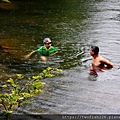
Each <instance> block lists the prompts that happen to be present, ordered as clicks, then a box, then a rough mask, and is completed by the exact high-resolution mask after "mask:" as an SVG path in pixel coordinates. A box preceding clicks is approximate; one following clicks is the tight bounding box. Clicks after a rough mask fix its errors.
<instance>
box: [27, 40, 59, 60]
mask: <svg viewBox="0 0 120 120" xmlns="http://www.w3.org/2000/svg"><path fill="white" fill-rule="evenodd" d="M43 43H44V46H41V47H40V48H38V49H36V50H34V51H32V52H31V53H29V54H28V55H26V56H25V58H26V59H28V58H30V56H31V55H33V54H35V53H38V52H39V53H40V55H41V59H42V60H43V61H46V60H47V58H46V57H45V56H52V55H55V54H56V53H57V49H56V48H55V47H53V46H52V42H51V40H50V38H45V39H44V40H43Z"/></svg>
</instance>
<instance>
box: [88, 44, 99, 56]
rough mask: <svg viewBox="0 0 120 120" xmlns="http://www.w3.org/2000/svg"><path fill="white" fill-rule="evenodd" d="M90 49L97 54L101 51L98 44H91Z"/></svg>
mask: <svg viewBox="0 0 120 120" xmlns="http://www.w3.org/2000/svg"><path fill="white" fill-rule="evenodd" d="M90 49H91V50H92V51H93V52H94V54H95V55H97V54H98V53H99V47H98V46H91V47H90Z"/></svg>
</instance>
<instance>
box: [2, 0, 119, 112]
mask: <svg viewBox="0 0 120 120" xmlns="http://www.w3.org/2000/svg"><path fill="white" fill-rule="evenodd" d="M9 7H10V10H9V9H7V10H6V9H5V8H4V9H3V4H2V3H0V8H1V9H0V16H1V17H0V26H1V29H0V44H1V45H2V46H5V47H6V46H7V48H8V49H6V50H5V51H2V50H1V55H0V80H1V81H0V83H1V84H2V83H3V81H4V80H6V79H7V78H9V77H13V76H15V74H16V73H22V74H24V75H28V76H31V74H32V75H37V74H39V72H41V71H42V70H43V69H44V68H46V67H60V68H61V69H62V70H63V72H62V74H60V75H58V76H56V77H55V78H47V79H45V80H43V81H44V82H45V83H46V87H45V89H44V90H43V93H42V94H40V95H38V96H35V97H34V98H32V99H33V100H35V102H34V103H32V104H30V105H26V106H23V107H22V108H19V109H18V111H17V112H18V113H21V112H25V113H28V114H30V113H32V114H34V113H55V114H64V113H75V114H78V113H90V114H91V113H120V106H119V104H120V90H119V89H120V75H119V73H120V70H119V69H118V68H119V65H120V62H119V61H120V59H119V58H120V54H119V51H120V47H119V46H120V40H119V38H120V1H119V0H62V1H58V0H52V1H47V0H45V1H42V0H39V1H34V2H32V1H30V2H18V1H13V2H12V5H11V6H9ZM45 37H50V38H51V39H52V42H53V45H54V46H56V47H57V48H58V50H59V53H58V55H56V56H53V57H51V58H50V59H49V61H48V62H47V63H46V64H44V63H43V62H42V61H40V59H39V55H36V56H34V57H33V58H31V59H29V60H26V61H24V59H23V58H24V55H26V54H28V53H29V52H31V51H32V50H34V49H36V48H38V47H40V46H41V45H43V43H42V42H43V39H44V38H45ZM90 45H98V46H99V47H100V53H101V54H102V55H103V56H104V57H106V58H107V59H109V60H110V61H112V62H113V63H114V65H115V67H114V68H113V69H112V70H109V71H105V72H102V73H98V77H95V76H89V74H88V70H89V67H90V63H91V57H90V55H89V48H90Z"/></svg>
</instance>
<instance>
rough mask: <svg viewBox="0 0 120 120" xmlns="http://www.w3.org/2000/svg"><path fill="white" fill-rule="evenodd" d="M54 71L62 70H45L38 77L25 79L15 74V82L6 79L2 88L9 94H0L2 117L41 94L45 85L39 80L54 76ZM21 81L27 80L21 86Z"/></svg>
mask: <svg viewBox="0 0 120 120" xmlns="http://www.w3.org/2000/svg"><path fill="white" fill-rule="evenodd" d="M55 71H56V72H61V71H62V70H60V69H58V68H47V69H46V70H43V72H42V73H40V74H39V75H37V76H32V77H30V78H26V77H25V76H23V75H22V74H17V75H16V79H15V80H14V79H12V78H10V79H8V80H7V82H6V84H5V85H3V87H4V89H7V90H9V92H8V93H3V94H0V104H2V106H3V108H4V110H3V113H4V115H8V114H11V113H12V112H13V111H14V110H16V109H17V108H18V107H20V106H21V105H23V104H24V103H26V102H27V101H29V98H31V97H33V96H35V95H36V94H39V93H41V92H42V89H43V87H44V85H45V83H44V82H41V81H40V80H41V79H44V78H50V77H53V76H55V75H54V72H55ZM22 79H23V80H26V79H27V82H26V83H23V84H22V85H21V84H20V83H19V82H20V81H21V80H22ZM27 103H29V102H27Z"/></svg>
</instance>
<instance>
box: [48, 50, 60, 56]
mask: <svg viewBox="0 0 120 120" xmlns="http://www.w3.org/2000/svg"><path fill="white" fill-rule="evenodd" d="M57 53H58V51H56V52H55V53H52V54H50V55H49V56H53V55H55V54H57Z"/></svg>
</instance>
